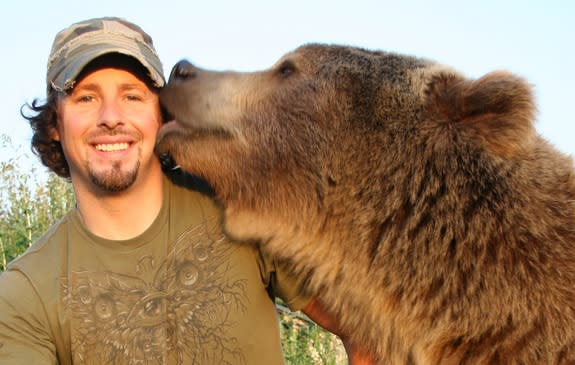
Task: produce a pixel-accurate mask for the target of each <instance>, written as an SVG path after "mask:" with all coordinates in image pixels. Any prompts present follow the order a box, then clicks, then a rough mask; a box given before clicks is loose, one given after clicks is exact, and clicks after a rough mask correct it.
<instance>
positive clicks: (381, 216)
mask: <svg viewBox="0 0 575 365" xmlns="http://www.w3.org/2000/svg"><path fill="white" fill-rule="evenodd" d="M161 100H162V101H163V103H164V104H165V106H166V107H167V108H168V110H169V111H170V112H172V113H173V114H174V115H175V118H176V119H177V121H178V124H173V123H171V124H168V125H166V126H165V127H164V128H163V130H161V132H160V134H159V142H158V146H157V151H158V153H160V154H161V153H166V152H169V153H170V154H171V155H172V156H173V158H174V159H175V160H176V161H177V163H178V164H180V165H181V166H182V168H183V169H184V170H186V171H188V172H190V173H192V174H194V175H198V176H201V177H203V178H205V179H206V180H207V181H208V182H209V183H210V184H211V185H212V187H213V188H214V189H215V192H216V196H217V199H218V200H219V201H220V202H221V203H222V205H223V207H224V212H225V213H224V216H225V217H224V219H225V222H224V224H225V229H226V231H227V232H228V233H229V234H230V235H231V236H233V237H234V238H236V239H242V240H254V239H255V240H259V241H261V242H262V244H263V247H264V248H265V249H266V250H268V251H269V252H271V253H272V254H274V255H277V256H278V257H282V258H286V259H289V260H290V261H291V262H292V263H293V264H294V267H295V268H296V270H298V271H299V272H301V273H302V274H304V275H308V276H309V283H310V288H312V289H313V290H315V291H317V292H318V293H320V296H321V297H322V298H323V300H324V301H326V304H327V305H328V306H329V308H330V309H331V310H333V311H335V312H336V313H338V314H339V315H340V317H341V320H342V324H343V326H344V328H345V329H346V330H347V331H348V332H351V333H353V334H354V337H353V340H355V341H357V342H358V343H362V344H365V345H366V346H368V348H369V349H370V350H371V351H373V352H374V353H375V354H376V356H377V358H378V359H379V360H380V362H381V363H389V364H442V365H444V364H517V365H518V364H524V365H525V364H575V178H574V169H573V162H572V160H571V159H570V158H568V157H566V156H564V155H563V154H561V153H559V152H558V151H556V150H555V149H554V148H553V147H552V146H551V145H550V144H548V143H547V142H546V141H544V140H543V139H542V138H541V137H540V136H539V135H538V134H537V133H536V131H535V129H534V127H533V121H534V119H535V116H534V115H535V105H534V101H533V96H532V91H531V88H530V86H529V85H528V84H527V83H526V82H525V81H524V80H523V79H521V78H519V77H517V76H514V75H512V74H510V73H507V72H494V73H491V74H488V75H486V76H484V77H482V78H480V79H478V80H470V79H468V78H466V77H464V76H462V75H461V74H459V73H457V72H455V71H453V70H450V69H449V68H447V67H443V66H441V65H438V64H436V63H434V62H430V61H427V60H423V59H418V58H414V57H409V56H404V55H397V54H390V53H385V52H372V51H367V50H362V49H357V48H352V47H342V46H327V45H307V46H304V47H300V48H299V49H297V50H295V51H294V52H291V53H289V54H287V55H285V56H284V57H283V58H282V59H281V60H279V61H278V63H277V64H276V65H275V66H273V67H272V68H270V69H268V70H265V71H262V72H255V73H244V74H240V73H233V72H225V73H216V72H209V71H205V70H200V69H197V68H194V67H193V66H192V65H190V64H183V63H182V64H179V65H177V66H175V68H174V70H173V72H172V76H171V78H170V82H169V84H168V86H167V88H166V89H165V90H164V92H163V94H162V98H161Z"/></svg>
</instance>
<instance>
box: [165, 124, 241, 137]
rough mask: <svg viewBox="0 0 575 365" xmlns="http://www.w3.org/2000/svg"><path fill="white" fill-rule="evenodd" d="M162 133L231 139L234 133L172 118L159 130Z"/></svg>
mask: <svg viewBox="0 0 575 365" xmlns="http://www.w3.org/2000/svg"><path fill="white" fill-rule="evenodd" d="M159 133H160V135H162V136H164V135H166V134H180V135H185V137H186V138H190V139H192V138H193V139H197V138H208V137H211V138H214V137H215V138H219V139H230V138H233V135H232V133H230V131H229V130H226V129H224V128H219V127H215V128H206V127H190V126H189V124H187V123H183V122H179V121H178V120H177V119H172V120H169V121H167V122H165V123H164V124H163V125H162V126H161V127H160V130H159Z"/></svg>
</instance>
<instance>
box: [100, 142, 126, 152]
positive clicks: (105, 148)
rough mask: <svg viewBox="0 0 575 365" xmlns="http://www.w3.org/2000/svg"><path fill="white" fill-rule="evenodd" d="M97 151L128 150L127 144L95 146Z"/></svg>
mask: <svg viewBox="0 0 575 365" xmlns="http://www.w3.org/2000/svg"><path fill="white" fill-rule="evenodd" d="M96 149H97V150H98V151H105V152H115V151H123V150H126V149H128V143H112V144H97V145H96Z"/></svg>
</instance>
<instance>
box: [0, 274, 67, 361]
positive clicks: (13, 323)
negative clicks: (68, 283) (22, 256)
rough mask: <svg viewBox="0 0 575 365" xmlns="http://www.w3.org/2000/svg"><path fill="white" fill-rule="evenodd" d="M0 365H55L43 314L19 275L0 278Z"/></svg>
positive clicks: (25, 282)
mask: <svg viewBox="0 0 575 365" xmlns="http://www.w3.org/2000/svg"><path fill="white" fill-rule="evenodd" d="M0 288H1V290H0V364H2V365H17V364H18V365H21V364H38V365H47V364H57V363H58V361H57V358H56V355H55V353H56V350H55V345H54V342H53V341H52V340H51V336H50V329H49V325H48V321H47V319H46V313H45V310H44V307H43V305H42V301H41V300H40V298H39V296H38V294H37V293H36V291H35V290H34V288H33V286H32V285H31V283H30V281H29V280H28V279H27V278H26V277H25V276H24V275H23V274H22V273H21V272H19V271H5V272H2V273H1V274H0Z"/></svg>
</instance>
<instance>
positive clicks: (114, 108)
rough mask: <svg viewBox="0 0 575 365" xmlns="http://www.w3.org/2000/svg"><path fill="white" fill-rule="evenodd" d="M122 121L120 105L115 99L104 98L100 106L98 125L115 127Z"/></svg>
mask: <svg viewBox="0 0 575 365" xmlns="http://www.w3.org/2000/svg"><path fill="white" fill-rule="evenodd" d="M121 123H122V112H121V108H120V105H118V102H117V101H115V100H104V101H103V102H102V105H101V106H100V115H99V120H98V125H100V126H105V127H108V128H114V127H116V126H117V125H118V124H121Z"/></svg>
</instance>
